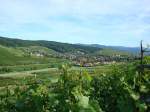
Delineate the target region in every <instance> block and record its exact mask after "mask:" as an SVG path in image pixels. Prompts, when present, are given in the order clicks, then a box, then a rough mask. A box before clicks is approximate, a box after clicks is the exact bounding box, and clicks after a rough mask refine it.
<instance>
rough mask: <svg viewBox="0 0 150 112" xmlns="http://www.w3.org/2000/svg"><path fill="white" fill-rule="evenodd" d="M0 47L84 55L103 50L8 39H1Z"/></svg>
mask: <svg viewBox="0 0 150 112" xmlns="http://www.w3.org/2000/svg"><path fill="white" fill-rule="evenodd" d="M0 45H3V46H7V47H27V46H42V47H46V48H49V49H52V50H54V51H56V52H60V53H67V52H76V51H81V52H84V53H94V52H96V51H99V50H101V48H97V47H94V46H93V47H92V46H82V45H76V44H68V43H60V42H54V41H45V40H38V41H30V40H21V39H12V38H6V37H0Z"/></svg>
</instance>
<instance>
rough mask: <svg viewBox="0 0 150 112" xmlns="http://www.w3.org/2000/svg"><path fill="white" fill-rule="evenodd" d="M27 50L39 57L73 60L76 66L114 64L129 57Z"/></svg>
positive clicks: (31, 54)
mask: <svg viewBox="0 0 150 112" xmlns="http://www.w3.org/2000/svg"><path fill="white" fill-rule="evenodd" d="M26 52H28V54H29V55H30V56H37V57H56V58H64V59H68V60H71V61H72V63H73V64H74V65H75V66H83V67H92V66H97V65H101V64H114V63H116V62H120V61H126V60H127V57H124V56H121V55H115V56H103V55H99V56H94V55H88V54H85V53H84V52H81V51H77V52H72V53H70V52H69V53H56V54H48V53H47V52H46V51H44V50H29V49H26Z"/></svg>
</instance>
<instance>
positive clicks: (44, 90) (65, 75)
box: [0, 64, 150, 112]
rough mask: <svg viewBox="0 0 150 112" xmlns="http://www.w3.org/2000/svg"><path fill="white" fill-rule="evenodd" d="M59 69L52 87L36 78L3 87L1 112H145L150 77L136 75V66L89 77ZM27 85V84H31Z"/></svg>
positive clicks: (116, 68)
mask: <svg viewBox="0 0 150 112" xmlns="http://www.w3.org/2000/svg"><path fill="white" fill-rule="evenodd" d="M70 68H71V66H70V65H67V64H64V65H62V66H60V67H59V71H60V77H59V80H58V81H57V82H55V83H50V82H49V83H45V82H41V81H39V80H38V79H37V77H36V76H35V79H34V80H31V81H32V83H31V84H29V85H27V84H26V83H22V85H20V86H17V85H16V86H15V87H13V88H12V87H10V86H8V87H6V88H5V89H4V90H5V91H4V93H3V94H0V111H1V112H147V111H148V110H149V108H150V106H149V101H148V99H149V97H150V96H149V95H150V88H149V87H150V83H149V82H150V75H149V73H148V72H146V73H145V74H144V75H143V76H140V74H139V73H138V72H137V70H136V67H135V64H130V65H127V64H126V65H117V66H113V67H112V69H113V71H112V72H109V73H107V74H104V73H103V74H101V73H100V72H98V74H99V75H98V76H94V77H92V76H90V75H89V74H88V73H87V72H86V71H85V70H80V71H79V72H77V71H74V70H71V69H70ZM31 81H30V82H31Z"/></svg>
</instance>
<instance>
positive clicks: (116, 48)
mask: <svg viewBox="0 0 150 112" xmlns="http://www.w3.org/2000/svg"><path fill="white" fill-rule="evenodd" d="M78 45H83V46H91V47H97V48H101V49H103V50H106V51H108V49H109V50H110V51H111V52H112V51H114V52H121V53H123V52H124V53H129V54H133V55H137V54H139V52H140V48H139V47H124V46H106V45H99V44H78Z"/></svg>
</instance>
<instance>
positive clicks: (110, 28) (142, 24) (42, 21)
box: [0, 0, 150, 47]
mask: <svg viewBox="0 0 150 112" xmlns="http://www.w3.org/2000/svg"><path fill="white" fill-rule="evenodd" d="M0 36H4V37H9V38H19V39H26V40H50V41H58V42H66V43H83V44H102V45H115V46H130V47H133V46H138V45H139V42H140V40H143V41H145V42H146V43H148V44H149V43H150V0H0Z"/></svg>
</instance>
